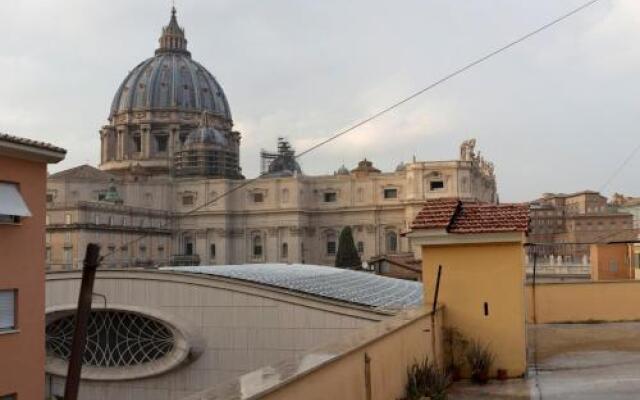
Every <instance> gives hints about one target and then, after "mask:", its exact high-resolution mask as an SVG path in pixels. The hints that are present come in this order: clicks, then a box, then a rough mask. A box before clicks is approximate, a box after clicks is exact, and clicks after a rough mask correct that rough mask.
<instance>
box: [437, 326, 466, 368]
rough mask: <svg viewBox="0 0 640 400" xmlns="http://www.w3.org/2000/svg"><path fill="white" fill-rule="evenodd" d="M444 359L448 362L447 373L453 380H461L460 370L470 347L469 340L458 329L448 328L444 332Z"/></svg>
mask: <svg viewBox="0 0 640 400" xmlns="http://www.w3.org/2000/svg"><path fill="white" fill-rule="evenodd" d="M443 335H444V337H443V339H444V357H445V360H446V362H447V368H446V370H447V372H448V373H449V374H450V375H451V376H452V378H453V380H456V379H457V378H458V379H459V375H460V369H461V368H462V365H463V364H464V354H465V353H466V351H467V347H468V346H469V340H467V338H466V337H465V336H464V335H463V334H462V332H460V331H459V330H458V329H457V328H453V327H446V328H444V330H443Z"/></svg>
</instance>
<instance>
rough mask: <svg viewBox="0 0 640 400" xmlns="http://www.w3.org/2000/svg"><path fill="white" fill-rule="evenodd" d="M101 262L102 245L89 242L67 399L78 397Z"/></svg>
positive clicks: (76, 322)
mask: <svg viewBox="0 0 640 400" xmlns="http://www.w3.org/2000/svg"><path fill="white" fill-rule="evenodd" d="M99 264H100V246H98V245H97V244H95V243H89V244H88V245H87V251H86V253H85V256H84V266H83V268H82V284H81V286H80V295H79V296H78V309H77V310H76V318H75V327H74V330H73V342H72V345H71V356H70V357H69V368H68V370H67V381H66V383H65V388H64V399H65V400H77V399H78V389H79V388H80V373H81V370H82V359H83V356H84V350H85V347H86V345H87V324H88V322H89V315H90V314H91V301H92V296H93V282H94V281H95V277H96V269H97V268H98V265H99Z"/></svg>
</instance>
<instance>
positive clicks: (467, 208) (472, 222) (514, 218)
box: [411, 198, 529, 233]
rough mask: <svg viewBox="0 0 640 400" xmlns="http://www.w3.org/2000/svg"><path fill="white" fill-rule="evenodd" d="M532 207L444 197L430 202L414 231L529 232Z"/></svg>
mask: <svg viewBox="0 0 640 400" xmlns="http://www.w3.org/2000/svg"><path fill="white" fill-rule="evenodd" d="M528 228H529V205H528V204H492V203H481V202H477V201H467V200H460V199H456V198H444V199H433V200H427V201H426V203H425V205H424V206H423V208H422V210H420V212H419V213H418V215H417V216H416V218H415V220H414V221H413V223H412V224H411V229H413V230H415V229H444V230H446V231H447V232H449V233H498V232H526V231H527V230H528Z"/></svg>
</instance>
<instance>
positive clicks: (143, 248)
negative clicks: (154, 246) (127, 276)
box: [139, 246, 147, 257]
mask: <svg viewBox="0 0 640 400" xmlns="http://www.w3.org/2000/svg"><path fill="white" fill-rule="evenodd" d="M139 250H140V257H146V256H147V246H140V248H139Z"/></svg>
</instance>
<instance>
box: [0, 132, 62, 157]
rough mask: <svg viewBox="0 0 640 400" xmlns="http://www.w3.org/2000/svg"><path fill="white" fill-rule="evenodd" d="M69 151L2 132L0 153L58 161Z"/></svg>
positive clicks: (0, 133) (9, 155) (0, 134)
mask: <svg viewBox="0 0 640 400" xmlns="http://www.w3.org/2000/svg"><path fill="white" fill-rule="evenodd" d="M66 154H67V151H66V150H65V149H63V148H61V147H57V146H54V145H52V144H49V143H45V142H39V141H37V140H31V139H27V138H21V137H18V136H13V135H8V134H6V133H2V132H0V155H2V156H8V157H12V158H19V159H24V160H31V161H38V162H46V163H57V162H59V161H62V160H63V159H64V157H65V155H66Z"/></svg>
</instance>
